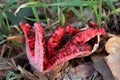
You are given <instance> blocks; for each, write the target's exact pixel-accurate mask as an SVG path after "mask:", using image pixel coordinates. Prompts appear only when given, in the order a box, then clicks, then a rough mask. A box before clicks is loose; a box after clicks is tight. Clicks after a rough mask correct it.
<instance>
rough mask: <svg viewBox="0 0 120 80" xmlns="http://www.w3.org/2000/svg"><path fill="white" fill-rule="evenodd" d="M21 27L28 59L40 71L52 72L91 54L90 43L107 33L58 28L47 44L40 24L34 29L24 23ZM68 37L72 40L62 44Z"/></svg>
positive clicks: (102, 30) (67, 27)
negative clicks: (71, 61) (51, 70)
mask: <svg viewBox="0 0 120 80" xmlns="http://www.w3.org/2000/svg"><path fill="white" fill-rule="evenodd" d="M20 25H21V28H22V29H23V32H24V35H25V39H26V53H27V56H28V59H29V61H30V64H31V65H33V66H34V67H35V68H36V69H37V70H38V71H44V70H50V69H53V68H54V67H55V66H57V65H59V64H61V63H64V62H66V61H68V60H70V59H73V58H75V57H76V56H84V55H85V54H89V53H90V52H91V50H92V46H91V45H89V44H88V41H90V40H91V39H92V38H94V37H95V36H97V35H100V34H104V33H105V30H104V28H88V29H86V30H82V31H81V30H79V29H77V28H75V27H73V26H66V27H58V28H57V29H56V30H55V31H54V32H53V33H52V35H51V36H50V38H49V39H48V42H47V43H45V42H44V36H43V35H44V32H43V29H42V26H41V24H40V23H38V22H36V23H35V24H34V27H33V28H32V27H30V25H29V24H24V23H23V22H21V23H20ZM66 35H71V38H70V39H68V40H67V41H66V42H65V43H64V44H62V43H61V42H62V41H64V40H63V38H64V37H65V36H66ZM45 45H46V46H45ZM45 50H46V51H45Z"/></svg>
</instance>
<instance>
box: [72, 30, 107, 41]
mask: <svg viewBox="0 0 120 80" xmlns="http://www.w3.org/2000/svg"><path fill="white" fill-rule="evenodd" d="M100 34H105V29H104V28H88V29H86V30H83V31H81V32H79V33H77V34H76V35H75V36H74V37H73V39H72V40H73V43H85V42H87V41H89V40H90V39H92V38H93V37H95V36H96V35H100Z"/></svg>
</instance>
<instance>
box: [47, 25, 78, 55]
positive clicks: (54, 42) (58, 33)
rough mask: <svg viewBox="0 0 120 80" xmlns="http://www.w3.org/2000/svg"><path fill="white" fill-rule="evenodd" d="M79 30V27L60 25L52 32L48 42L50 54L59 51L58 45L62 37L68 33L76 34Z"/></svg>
mask: <svg viewBox="0 0 120 80" xmlns="http://www.w3.org/2000/svg"><path fill="white" fill-rule="evenodd" d="M78 32H79V29H78V28H75V27H73V26H65V27H58V28H57V29H56V30H55V31H54V32H53V33H52V35H51V37H50V38H49V40H48V44H47V49H48V56H51V55H52V54H54V53H55V52H56V51H57V50H56V47H58V46H59V45H60V42H61V39H62V38H63V37H64V36H65V34H66V33H68V34H76V33H78Z"/></svg>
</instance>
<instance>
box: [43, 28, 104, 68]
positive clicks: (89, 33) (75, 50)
mask: <svg viewBox="0 0 120 80" xmlns="http://www.w3.org/2000/svg"><path fill="white" fill-rule="evenodd" d="M104 33H105V30H104V28H96V29H94V28H88V29H87V30H85V31H81V32H80V31H79V32H78V33H76V35H75V36H73V38H72V40H70V41H68V42H67V43H66V44H65V45H64V47H63V48H61V49H60V50H58V51H57V52H54V54H51V56H49V58H48V63H47V61H46V64H45V69H53V68H54V67H55V66H57V65H59V64H60V63H64V62H66V61H68V60H70V59H72V58H75V57H77V56H78V55H80V56H82V55H85V54H89V53H90V52H91V50H92V47H91V46H90V45H88V44H87V43H86V42H87V41H89V40H90V39H92V38H93V37H95V36H97V35H99V34H104Z"/></svg>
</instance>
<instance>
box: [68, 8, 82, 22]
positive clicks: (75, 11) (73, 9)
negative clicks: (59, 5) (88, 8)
mask: <svg viewBox="0 0 120 80" xmlns="http://www.w3.org/2000/svg"><path fill="white" fill-rule="evenodd" d="M69 9H70V10H72V12H73V13H74V14H75V15H76V16H77V17H78V18H79V19H80V20H83V17H82V16H81V15H80V13H79V12H78V11H77V10H76V9H75V7H69Z"/></svg>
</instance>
